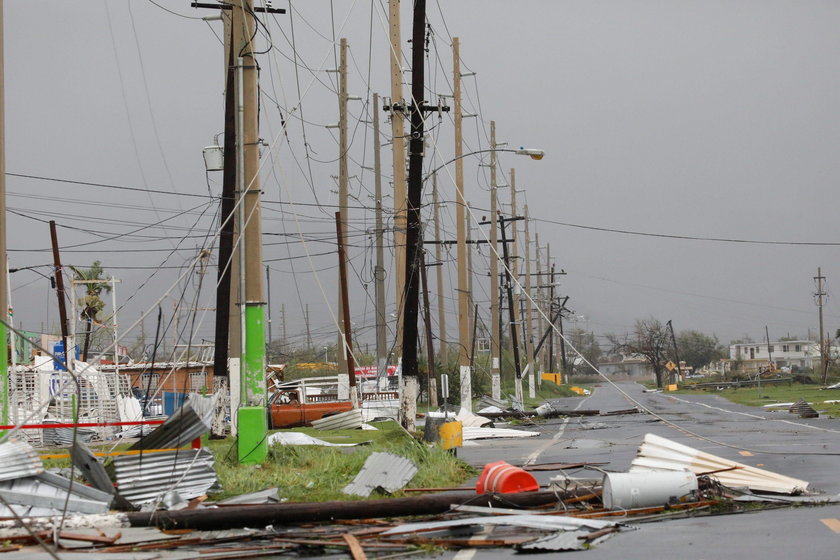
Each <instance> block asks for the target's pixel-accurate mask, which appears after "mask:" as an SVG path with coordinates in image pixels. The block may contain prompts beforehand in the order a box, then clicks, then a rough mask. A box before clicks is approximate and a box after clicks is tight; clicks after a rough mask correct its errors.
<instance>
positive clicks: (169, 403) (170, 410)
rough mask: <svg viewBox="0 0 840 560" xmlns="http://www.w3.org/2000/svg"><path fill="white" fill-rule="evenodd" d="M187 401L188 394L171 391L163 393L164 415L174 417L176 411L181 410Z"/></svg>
mask: <svg viewBox="0 0 840 560" xmlns="http://www.w3.org/2000/svg"><path fill="white" fill-rule="evenodd" d="M185 400H187V394H186V393H173V392H171V391H169V392H164V393H163V413H164V414H165V415H167V416H172V415H173V414H175V411H176V410H178V409H179V408H181V406H182V405H183V404H184V401H185Z"/></svg>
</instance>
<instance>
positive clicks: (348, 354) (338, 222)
mask: <svg viewBox="0 0 840 560" xmlns="http://www.w3.org/2000/svg"><path fill="white" fill-rule="evenodd" d="M343 226H346V221H345V220H344V219H342V217H341V212H336V213H335V230H336V237H337V239H336V241H337V242H338V289H339V295H340V296H341V297H339V300H340V301H341V308H340V309H339V313H341V317H342V319H343V320H342V321H341V325H342V326H343V330H342V332H341V337H340V340H339V342H340V344H341V348H342V349H343V354H344V355H345V358H344V359H345V366H346V367H347V371H348V372H349V374H348V382H349V384H350V402H351V403H352V404H353V408H359V392H358V391H357V390H356V364H355V359H354V357H353V329H352V324H351V322H350V298H349V294H348V293H347V255H346V254H345V249H344V243H345V241H344V233H343V232H342V231H341V230H342V227H343ZM341 354H342V353H339V355H341Z"/></svg>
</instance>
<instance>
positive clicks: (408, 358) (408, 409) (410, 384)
mask: <svg viewBox="0 0 840 560" xmlns="http://www.w3.org/2000/svg"><path fill="white" fill-rule="evenodd" d="M425 32H426V0H415V2H414V21H413V27H412V38H411V141H410V143H409V150H408V162H409V163H408V198H407V202H408V205H407V213H406V238H405V241H406V263H405V278H406V286H405V311H404V313H403V315H404V317H405V323H404V324H403V355H402V366H403V369H402V372H403V393H402V395H401V399H402V403H401V407H400V410H401V412H402V425H403V427H404V428H405V429H406V430H408V431H409V432H413V431H414V429H415V416H416V414H417V394H418V391H417V376H418V364H417V315H418V302H419V295H420V290H419V286H418V284H419V273H420V271H419V266H420V251H422V250H423V245H422V242H421V227H420V206H421V203H422V195H423V147H424V138H423V135H424V116H423V112H424V111H425V110H427V107H426V105H425V101H424V93H425V91H424V87H425V84H424V81H425V80H424V78H425V76H424V71H425V68H424V64H423V63H424V60H423V57H424V54H425V49H424V45H425V38H426V33H425Z"/></svg>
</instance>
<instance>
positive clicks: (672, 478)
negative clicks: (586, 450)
mask: <svg viewBox="0 0 840 560" xmlns="http://www.w3.org/2000/svg"><path fill="white" fill-rule="evenodd" d="M698 497H699V496H698V485H697V476H696V475H695V474H694V473H691V472H688V471H682V472H680V471H643V472H629V473H606V474H605V475H604V483H603V490H602V498H603V502H604V507H605V508H607V509H618V508H621V509H633V508H641V507H652V506H662V505H670V504H678V503H685V502H696V501H697V500H698Z"/></svg>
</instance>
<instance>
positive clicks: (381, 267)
mask: <svg viewBox="0 0 840 560" xmlns="http://www.w3.org/2000/svg"><path fill="white" fill-rule="evenodd" d="M380 148H381V145H380V138H379V94H376V93H374V94H373V175H374V187H375V191H374V198H375V199H376V221H375V223H374V228H375V229H376V232H375V238H376V267H375V268H374V269H373V279H374V291H375V294H376V368H377V370H376V377H377V382H378V379H379V378H380V377H381V376H384V375H387V365H388V341H387V337H386V328H387V324H386V317H385V249H384V247H383V242H382V238H383V235H384V233H385V231H384V229H383V228H382V161H381V158H380Z"/></svg>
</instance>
